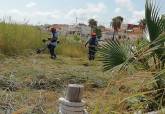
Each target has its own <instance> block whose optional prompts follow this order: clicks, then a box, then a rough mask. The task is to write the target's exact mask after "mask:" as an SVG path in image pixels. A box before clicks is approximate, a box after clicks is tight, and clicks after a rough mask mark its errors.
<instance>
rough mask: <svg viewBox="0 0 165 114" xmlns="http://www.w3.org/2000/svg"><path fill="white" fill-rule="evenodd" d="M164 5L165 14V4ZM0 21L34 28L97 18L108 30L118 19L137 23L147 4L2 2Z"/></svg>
mask: <svg viewBox="0 0 165 114" xmlns="http://www.w3.org/2000/svg"><path fill="white" fill-rule="evenodd" d="M156 1H157V2H158V3H160V4H159V5H160V7H161V13H165V0H156ZM0 2H1V4H0V18H4V17H9V16H11V18H12V19H13V20H15V21H18V22H28V23H30V24H46V23H48V24H52V23H66V24H73V23H75V22H76V17H77V18H78V22H81V23H87V20H88V19H89V18H95V19H96V20H97V21H98V22H99V24H102V25H106V26H108V25H109V23H110V21H111V19H112V18H113V17H114V16H118V15H120V16H123V17H124V19H125V21H124V22H125V23H128V22H129V23H137V21H138V20H139V19H141V18H143V17H144V4H145V0H0Z"/></svg>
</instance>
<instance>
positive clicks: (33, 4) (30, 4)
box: [26, 2, 37, 8]
mask: <svg viewBox="0 0 165 114" xmlns="http://www.w3.org/2000/svg"><path fill="white" fill-rule="evenodd" d="M36 5H37V4H36V3H35V2H29V3H28V4H26V7H27V8H31V7H34V6H36Z"/></svg>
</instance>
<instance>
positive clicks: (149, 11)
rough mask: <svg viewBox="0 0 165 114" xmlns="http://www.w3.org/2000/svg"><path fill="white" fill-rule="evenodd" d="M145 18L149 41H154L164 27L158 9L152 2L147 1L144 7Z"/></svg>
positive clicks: (151, 0) (164, 29)
mask: <svg viewBox="0 0 165 114" xmlns="http://www.w3.org/2000/svg"><path fill="white" fill-rule="evenodd" d="M145 18H146V24H147V28H148V32H149V38H150V41H151V42H152V41H154V40H155V39H156V38H157V37H158V36H159V35H160V34H161V33H162V32H163V31H165V25H164V23H163V19H162V18H160V15H159V8H158V6H157V5H155V4H154V2H153V0H147V1H146V5H145Z"/></svg>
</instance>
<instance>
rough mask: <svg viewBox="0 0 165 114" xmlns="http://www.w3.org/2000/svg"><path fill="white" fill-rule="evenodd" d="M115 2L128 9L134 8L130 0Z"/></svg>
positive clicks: (117, 0)
mask: <svg viewBox="0 0 165 114" xmlns="http://www.w3.org/2000/svg"><path fill="white" fill-rule="evenodd" d="M116 4H117V5H118V6H119V7H121V8H127V9H128V10H129V11H132V10H134V5H133V3H132V1H131V0H116Z"/></svg>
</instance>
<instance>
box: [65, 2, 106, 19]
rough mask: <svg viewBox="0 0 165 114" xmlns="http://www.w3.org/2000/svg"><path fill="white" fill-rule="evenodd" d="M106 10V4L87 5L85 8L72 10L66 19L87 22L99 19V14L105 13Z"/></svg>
mask: <svg viewBox="0 0 165 114" xmlns="http://www.w3.org/2000/svg"><path fill="white" fill-rule="evenodd" d="M105 9H106V6H105V4H104V3H97V4H87V5H86V7H84V8H77V9H71V10H70V11H69V12H68V13H67V14H66V15H65V16H64V17H65V18H66V19H68V20H73V18H75V17H78V18H83V21H87V20H88V19H89V18H94V19H98V18H99V14H100V13H103V12H104V11H105Z"/></svg>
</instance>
